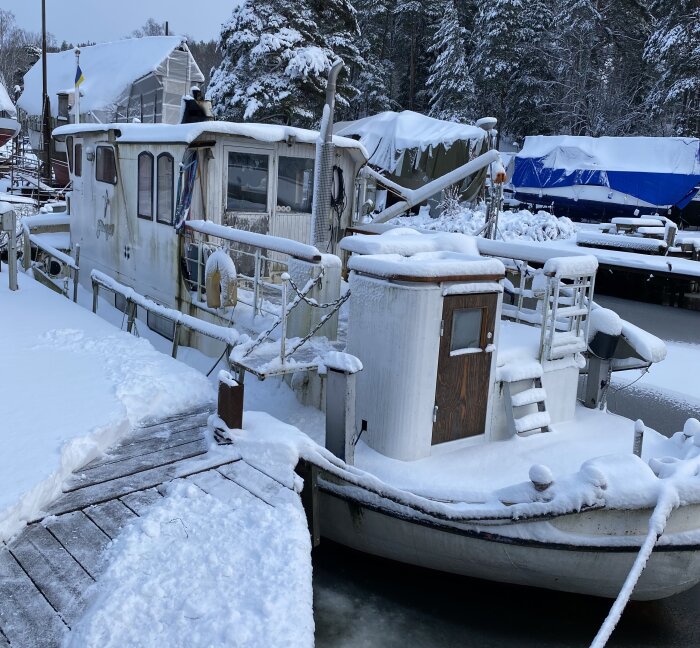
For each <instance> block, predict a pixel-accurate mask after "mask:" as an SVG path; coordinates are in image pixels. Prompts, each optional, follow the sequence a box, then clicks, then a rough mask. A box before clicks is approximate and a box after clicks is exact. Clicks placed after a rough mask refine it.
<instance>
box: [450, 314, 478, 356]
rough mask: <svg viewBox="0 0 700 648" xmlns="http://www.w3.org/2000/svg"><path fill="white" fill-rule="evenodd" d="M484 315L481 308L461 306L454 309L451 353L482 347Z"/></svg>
mask: <svg viewBox="0 0 700 648" xmlns="http://www.w3.org/2000/svg"><path fill="white" fill-rule="evenodd" d="M482 316H483V309H481V308H460V309H457V310H455V311H453V313H452V338H451V340H450V353H454V352H457V351H463V350H465V349H480V348H481V320H482Z"/></svg>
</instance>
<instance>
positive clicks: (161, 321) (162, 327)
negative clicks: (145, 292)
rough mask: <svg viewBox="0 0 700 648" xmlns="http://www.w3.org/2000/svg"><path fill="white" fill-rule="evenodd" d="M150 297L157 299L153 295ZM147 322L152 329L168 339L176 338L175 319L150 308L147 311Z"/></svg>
mask: <svg viewBox="0 0 700 648" xmlns="http://www.w3.org/2000/svg"><path fill="white" fill-rule="evenodd" d="M148 299H152V300H153V301H155V300H154V299H153V298H152V297H148ZM146 324H147V325H148V328H149V329H151V331H154V332H155V333H158V335H162V336H163V337H164V338H166V339H168V340H174V339H175V322H173V320H171V319H168V318H167V317H164V316H163V315H158V314H157V313H154V312H152V311H150V310H149V311H147V312H146Z"/></svg>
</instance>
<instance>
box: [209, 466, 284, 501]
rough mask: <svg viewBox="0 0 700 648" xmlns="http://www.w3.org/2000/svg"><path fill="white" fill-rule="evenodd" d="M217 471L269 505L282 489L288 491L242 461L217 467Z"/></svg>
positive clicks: (281, 492)
mask: <svg viewBox="0 0 700 648" xmlns="http://www.w3.org/2000/svg"><path fill="white" fill-rule="evenodd" d="M219 472H220V473H221V474H222V475H223V476H224V477H226V478H228V479H230V480H232V481H234V482H236V483H237V484H238V485H239V486H242V487H243V488H245V489H246V490H248V491H250V492H251V493H253V495H255V496H256V497H259V498H260V499H261V500H263V501H265V502H267V503H268V504H269V505H270V506H275V500H276V499H277V498H278V497H279V496H280V495H281V494H283V492H284V491H287V492H289V489H287V488H285V487H284V486H282V485H281V484H280V483H279V482H277V481H275V480H274V479H272V478H270V477H268V476H267V475H265V474H264V473H262V472H260V471H259V470H256V469H255V468H253V467H252V466H250V465H248V464H247V463H245V462H244V461H237V462H236V463H235V464H232V465H229V466H222V467H221V468H219ZM278 501H279V500H278Z"/></svg>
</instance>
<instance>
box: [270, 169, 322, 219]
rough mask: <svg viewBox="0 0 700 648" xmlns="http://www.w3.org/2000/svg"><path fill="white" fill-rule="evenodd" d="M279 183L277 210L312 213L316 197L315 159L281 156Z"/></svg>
mask: <svg viewBox="0 0 700 648" xmlns="http://www.w3.org/2000/svg"><path fill="white" fill-rule="evenodd" d="M278 176H279V177H278V181H277V208H278V209H279V208H284V211H292V212H301V213H304V214H310V213H311V203H312V201H313V195H314V161H313V159H305V158H294V157H285V156H280V159H279V174H278Z"/></svg>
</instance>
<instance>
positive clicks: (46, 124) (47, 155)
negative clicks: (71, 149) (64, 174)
mask: <svg viewBox="0 0 700 648" xmlns="http://www.w3.org/2000/svg"><path fill="white" fill-rule="evenodd" d="M41 73H42V86H41V90H42V95H41V97H42V135H43V142H44V160H45V161H46V167H45V169H44V175H45V177H46V179H47V181H48V182H47V184H48V183H50V182H51V108H50V106H51V102H50V101H49V93H48V89H47V71H46V0H41ZM38 191H39V171H38V169H37V192H38ZM37 200H39V196H38V194H37Z"/></svg>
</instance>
